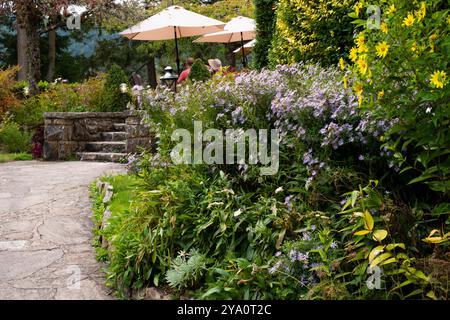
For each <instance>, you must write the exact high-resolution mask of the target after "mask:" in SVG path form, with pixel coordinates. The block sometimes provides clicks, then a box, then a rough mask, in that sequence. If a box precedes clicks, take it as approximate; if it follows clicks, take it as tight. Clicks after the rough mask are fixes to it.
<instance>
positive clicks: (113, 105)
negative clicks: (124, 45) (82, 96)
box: [98, 64, 131, 112]
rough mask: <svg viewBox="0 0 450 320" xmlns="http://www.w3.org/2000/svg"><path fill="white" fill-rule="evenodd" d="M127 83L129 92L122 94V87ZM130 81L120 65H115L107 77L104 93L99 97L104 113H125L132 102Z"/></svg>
mask: <svg viewBox="0 0 450 320" xmlns="http://www.w3.org/2000/svg"><path fill="white" fill-rule="evenodd" d="M122 83H125V84H126V85H127V86H128V92H126V93H122V92H121V91H120V85H121V84H122ZM129 91H130V90H129V80H128V77H127V75H126V74H125V72H124V71H123V70H122V68H120V67H119V66H118V65H116V64H113V65H112V66H111V68H110V69H109V71H108V74H107V76H106V82H105V85H104V87H103V92H102V93H101V96H100V97H99V101H98V105H99V108H100V110H101V111H103V112H115V111H124V110H125V109H126V107H127V104H128V102H130V101H131V94H130V93H129Z"/></svg>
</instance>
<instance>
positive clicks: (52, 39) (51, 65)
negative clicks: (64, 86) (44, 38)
mask: <svg viewBox="0 0 450 320" xmlns="http://www.w3.org/2000/svg"><path fill="white" fill-rule="evenodd" d="M55 68H56V30H54V29H53V30H50V31H49V32H48V69H47V76H46V79H47V81H48V82H52V81H53V79H54V78H55Z"/></svg>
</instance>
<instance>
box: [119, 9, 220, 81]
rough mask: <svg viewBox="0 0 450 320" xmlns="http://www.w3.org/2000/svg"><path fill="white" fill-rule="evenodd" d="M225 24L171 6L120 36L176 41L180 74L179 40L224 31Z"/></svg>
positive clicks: (146, 39)
mask: <svg viewBox="0 0 450 320" xmlns="http://www.w3.org/2000/svg"><path fill="white" fill-rule="evenodd" d="M224 26H225V23H223V22H221V21H219V20H216V19H212V18H209V17H206V16H203V15H201V14H198V13H195V12H192V11H189V10H186V9H184V8H182V7H180V6H171V7H168V8H166V9H164V10H162V11H161V12H159V13H157V14H155V15H154V16H151V17H150V18H148V19H146V20H144V21H142V22H140V23H138V24H137V25H135V26H132V27H131V28H128V29H126V30H124V31H122V32H121V33H120V34H121V35H123V36H125V37H127V38H128V39H131V40H142V41H148V40H153V41H154V40H171V39H175V49H176V54H177V68H178V74H180V58H179V55H178V41H177V40H178V38H184V37H192V36H199V35H203V34H207V33H212V32H218V31H222V30H223V28H224Z"/></svg>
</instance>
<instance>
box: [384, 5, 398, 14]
mask: <svg viewBox="0 0 450 320" xmlns="http://www.w3.org/2000/svg"><path fill="white" fill-rule="evenodd" d="M396 12H397V9H396V8H395V5H393V4H391V6H390V7H389V9H388V10H387V12H386V13H387V14H388V15H391V14H394V13H396Z"/></svg>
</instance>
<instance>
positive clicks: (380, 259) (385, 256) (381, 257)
mask: <svg viewBox="0 0 450 320" xmlns="http://www.w3.org/2000/svg"><path fill="white" fill-rule="evenodd" d="M392 256H393V255H392V253H390V252H386V253H382V254H380V255H379V256H377V257H376V258H375V259H373V261H372V262H371V263H370V267H371V268H373V267H375V266H376V265H378V264H379V263H381V262H383V261H384V260H386V259H388V258H391V257H392Z"/></svg>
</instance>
